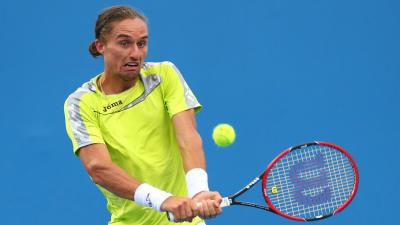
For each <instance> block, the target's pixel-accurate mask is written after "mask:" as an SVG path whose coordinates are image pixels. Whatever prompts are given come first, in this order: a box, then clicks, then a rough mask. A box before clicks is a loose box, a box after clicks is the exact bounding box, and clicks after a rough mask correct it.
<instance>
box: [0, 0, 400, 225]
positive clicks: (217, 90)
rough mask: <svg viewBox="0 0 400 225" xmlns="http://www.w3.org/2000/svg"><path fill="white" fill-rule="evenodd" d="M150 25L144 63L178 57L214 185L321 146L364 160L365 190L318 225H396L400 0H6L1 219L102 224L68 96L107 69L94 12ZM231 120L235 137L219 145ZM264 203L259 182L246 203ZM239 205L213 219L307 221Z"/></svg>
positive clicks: (228, 188)
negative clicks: (219, 133)
mask: <svg viewBox="0 0 400 225" xmlns="http://www.w3.org/2000/svg"><path fill="white" fill-rule="evenodd" d="M114 4H129V5H131V6H133V7H135V8H137V9H138V10H140V11H142V12H144V14H145V15H146V16H147V17H148V18H149V29H150V48H149V55H148V58H147V61H166V60H168V61H172V62H174V63H175V64H176V65H177V67H178V68H179V69H180V70H181V72H182V74H183V75H184V77H185V79H186V81H187V82H188V84H189V86H190V87H191V88H192V90H193V92H194V93H195V94H196V96H197V97H198V99H199V101H200V102H201V103H202V105H203V109H202V111H201V112H200V113H199V114H198V116H197V119H198V129H199V132H200V134H201V135H202V137H203V141H204V149H205V152H206V157H207V164H208V173H209V179H210V186H211V188H212V189H213V190H217V191H219V192H220V193H221V194H222V195H227V194H231V193H233V192H235V191H236V190H238V189H239V188H241V187H242V186H243V185H245V184H247V183H248V182H249V181H250V180H251V179H253V178H254V177H255V176H257V175H258V173H260V172H261V171H262V170H264V169H265V167H266V166H267V165H268V163H269V162H270V160H272V159H273V158H274V157H275V156H276V155H277V154H279V153H280V152H281V151H282V150H284V149H286V148H287V147H290V146H293V145H297V144H300V143H303V142H308V141H313V140H321V141H329V142H333V143H336V144H338V145H340V146H342V147H343V148H345V149H347V150H348V151H349V152H350V153H351V155H352V156H353V157H354V159H355V161H356V162H357V165H358V167H359V172H360V186H359V191H358V193H357V196H356V197H355V199H354V200H353V202H352V203H351V204H350V205H349V207H348V208H346V209H345V210H344V211H343V212H341V213H339V214H338V215H336V216H334V217H331V218H329V219H327V220H323V221H319V222H315V224H352V225H375V224H376V225H380V224H395V223H396V222H395V221H397V220H395V217H396V214H397V213H398V202H399V201H400V195H399V194H398V190H400V174H399V168H398V165H399V162H398V160H399V156H400V144H399V143H400V142H399V140H400V129H399V127H400V88H399V84H400V41H399V40H400V29H399V25H400V14H399V11H400V3H399V1H395V0H362V1H361V0H319V1H316V0H254V1H245V0H231V1H227V0H225V1H222V0H221V1H211V0H203V1H183V0H182V1H177V0H169V1H161V0H159V1H156V0H147V1H94V0H87V1H77V0H71V1H49V0H36V1H18V0H12V1H11V0H3V1H2V2H1V3H0V25H1V26H0V43H1V44H2V47H1V52H0V74H1V87H0V96H1V97H2V101H1V110H0V113H1V116H0V124H1V140H2V148H1V149H2V157H0V178H1V185H0V193H1V195H2V197H1V202H2V204H1V206H0V212H1V215H2V217H1V224H4V225H25V224H31V225H53V224H57V225H72V224H73V225H88V224H91V225H92V224H106V223H107V221H108V218H109V214H108V212H107V210H106V205H105V200H104V198H103V196H102V194H101V193H100V192H99V191H98V190H97V188H96V187H95V186H94V185H93V183H92V182H91V181H90V179H89V177H88V176H87V174H86V172H85V170H84V168H83V166H82V164H81V162H80V160H79V159H78V158H76V157H75V156H74V155H73V153H72V147H71V143H70V140H69V139H68V137H67V134H66V132H65V126H64V115H63V104H64V100H65V98H66V97H67V96H68V94H69V93H71V92H72V91H74V90H75V89H76V88H77V87H78V86H80V85H81V84H82V83H83V82H85V81H87V80H88V79H90V78H91V77H92V76H94V75H96V74H98V73H99V72H101V71H102V59H101V58H100V59H93V58H92V57H91V56H90V55H89V53H88V51H87V48H88V45H89V43H90V42H91V41H92V40H93V39H94V23H95V19H96V16H97V14H98V13H99V12H100V11H101V10H102V9H104V8H106V7H108V6H111V5H114ZM222 122H225V123H230V124H232V125H233V126H234V127H235V129H236V132H237V139H236V141H235V143H234V144H233V145H232V146H230V147H227V148H219V147H217V146H216V145H215V144H214V143H213V142H212V139H211V133H212V129H213V127H214V126H215V125H216V124H218V123H222ZM243 198H245V199H246V200H249V201H251V200H254V199H258V200H257V202H260V203H263V199H262V197H261V191H260V188H258V187H257V188H256V189H253V190H252V192H251V193H248V194H246V195H244V196H243ZM298 223H299V222H296V221H291V220H288V219H285V218H283V217H280V216H277V215H274V214H271V213H264V212H262V211H260V210H257V209H252V208H246V207H239V206H237V207H234V206H232V207H229V208H226V209H224V212H223V214H222V215H221V216H219V217H217V218H215V219H213V220H209V221H208V222H207V224H208V225H217V224H218V225H228V224H229V225H232V224H235V225H246V224H254V225H262V224H265V225H270V224H298Z"/></svg>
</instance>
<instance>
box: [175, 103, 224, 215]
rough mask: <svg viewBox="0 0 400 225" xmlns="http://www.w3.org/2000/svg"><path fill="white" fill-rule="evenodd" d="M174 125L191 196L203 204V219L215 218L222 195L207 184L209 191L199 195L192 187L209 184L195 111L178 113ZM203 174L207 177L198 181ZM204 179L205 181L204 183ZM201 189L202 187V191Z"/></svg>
mask: <svg viewBox="0 0 400 225" xmlns="http://www.w3.org/2000/svg"><path fill="white" fill-rule="evenodd" d="M172 123H173V125H174V128H175V132H176V137H177V140H178V144H179V147H180V150H181V154H182V158H183V167H184V169H185V172H186V182H187V183H188V191H189V195H191V196H190V197H192V198H193V200H194V201H195V202H199V203H202V204H201V207H199V215H200V216H201V217H202V218H205V219H206V218H210V217H215V216H216V215H218V214H220V213H221V208H220V207H219V205H220V203H221V201H222V198H221V196H220V194H219V193H218V192H209V191H208V184H206V186H207V190H202V191H200V192H198V193H196V192H197V191H198V187H191V186H198V185H200V186H204V183H207V174H206V172H205V170H206V162H205V157H204V151H203V144H202V140H201V137H200V134H199V133H198V132H197V128H196V118H195V112H194V110H193V109H189V110H186V111H183V112H179V113H177V114H176V115H174V116H173V117H172ZM202 170H203V171H202ZM192 172H194V174H192V175H189V174H190V173H192ZM203 174H204V175H205V176H206V177H205V178H200V181H197V180H196V176H199V177H202V176H203ZM188 176H190V178H188ZM204 179H205V181H202V180H204ZM191 189H192V190H191ZM201 189H202V187H201V188H200V190H201ZM193 191H194V192H193Z"/></svg>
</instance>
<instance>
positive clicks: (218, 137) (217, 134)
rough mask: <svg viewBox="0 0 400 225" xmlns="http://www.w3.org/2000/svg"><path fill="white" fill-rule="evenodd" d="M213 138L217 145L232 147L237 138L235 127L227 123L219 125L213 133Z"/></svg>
mask: <svg viewBox="0 0 400 225" xmlns="http://www.w3.org/2000/svg"><path fill="white" fill-rule="evenodd" d="M212 138H213V140H214V142H215V144H216V145H218V146H220V147H227V146H229V145H231V144H232V143H233V142H234V141H235V138H236V134H235V130H234V129H233V127H232V126H231V125H229V124H226V123H221V124H218V125H217V126H216V127H215V128H214V131H213V134H212Z"/></svg>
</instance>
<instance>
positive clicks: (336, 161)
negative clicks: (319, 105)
mask: <svg viewBox="0 0 400 225" xmlns="http://www.w3.org/2000/svg"><path fill="white" fill-rule="evenodd" d="M259 181H262V194H263V196H264V199H265V202H266V203H267V204H266V205H258V204H255V203H251V202H243V201H239V200H237V197H239V196H240V195H242V194H243V193H245V192H246V191H248V190H249V189H250V188H252V187H253V186H254V185H255V184H257V183H258V182H259ZM358 182H359V177H358V170H357V166H356V164H355V162H354V160H353V159H352V157H351V156H350V154H349V153H348V152H347V151H346V150H344V149H343V148H341V147H339V146H337V145H335V144H331V143H328V142H311V143H306V144H301V145H298V146H295V147H291V148H288V149H286V150H284V151H283V152H282V153H281V154H279V155H278V156H277V157H276V158H275V159H274V160H272V162H271V163H270V164H269V165H268V167H267V168H266V170H265V171H264V172H263V173H262V174H261V175H260V176H258V177H256V178H255V179H254V180H252V181H251V182H250V183H249V184H248V185H246V186H245V187H244V188H242V189H241V190H240V191H238V192H236V193H235V194H233V195H230V196H228V197H225V198H223V200H222V203H221V207H227V206H232V205H242V206H249V207H254V208H258V209H261V210H264V211H269V212H273V213H275V214H278V215H281V216H283V217H286V218H289V219H292V220H298V221H314V220H320V219H325V218H328V217H330V216H332V215H335V214H337V213H338V212H340V211H342V210H343V209H344V208H346V206H348V205H349V203H350V202H351V201H352V199H353V198H354V196H355V194H356V192H357V188H358ZM169 216H171V215H169Z"/></svg>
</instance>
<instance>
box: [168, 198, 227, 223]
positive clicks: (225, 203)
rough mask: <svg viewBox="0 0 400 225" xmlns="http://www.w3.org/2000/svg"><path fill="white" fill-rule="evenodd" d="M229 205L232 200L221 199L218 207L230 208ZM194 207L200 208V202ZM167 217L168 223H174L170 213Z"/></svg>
mask: <svg viewBox="0 0 400 225" xmlns="http://www.w3.org/2000/svg"><path fill="white" fill-rule="evenodd" d="M231 204H232V200H231V199H229V198H228V197H225V198H222V202H221V204H220V205H219V206H220V207H221V208H222V207H226V206H230V205H231ZM196 205H197V207H200V206H201V202H198V203H196ZM167 217H168V220H169V221H171V222H176V221H175V217H174V214H172V213H171V212H168V213H167Z"/></svg>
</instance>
